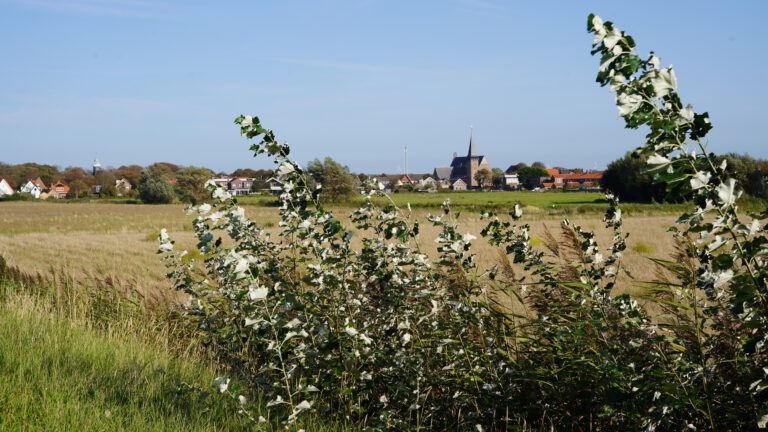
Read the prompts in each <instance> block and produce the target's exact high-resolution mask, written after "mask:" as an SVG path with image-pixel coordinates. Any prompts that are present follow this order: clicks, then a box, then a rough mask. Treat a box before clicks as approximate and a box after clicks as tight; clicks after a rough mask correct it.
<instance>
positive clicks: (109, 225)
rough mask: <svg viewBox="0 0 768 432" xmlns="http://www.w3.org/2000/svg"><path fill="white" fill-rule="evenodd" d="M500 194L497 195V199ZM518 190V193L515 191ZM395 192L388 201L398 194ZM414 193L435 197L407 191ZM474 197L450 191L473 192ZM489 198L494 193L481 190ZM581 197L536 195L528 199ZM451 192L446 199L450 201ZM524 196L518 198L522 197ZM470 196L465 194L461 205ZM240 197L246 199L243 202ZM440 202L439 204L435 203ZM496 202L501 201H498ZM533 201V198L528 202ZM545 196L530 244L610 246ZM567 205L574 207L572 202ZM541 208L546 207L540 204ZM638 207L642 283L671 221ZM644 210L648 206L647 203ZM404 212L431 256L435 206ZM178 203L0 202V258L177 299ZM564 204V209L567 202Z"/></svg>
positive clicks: (598, 226) (634, 239)
mask: <svg viewBox="0 0 768 432" xmlns="http://www.w3.org/2000/svg"><path fill="white" fill-rule="evenodd" d="M503 194H504V193H498V196H500V197H502V196H504V195H503ZM515 194H518V192H515ZM399 195H409V194H397V195H395V197H394V198H393V199H394V200H395V202H398V200H401V199H404V198H405V197H402V198H401V197H399ZM413 195H416V196H417V197H420V196H423V195H430V196H431V195H437V194H413ZM472 195H473V194H455V196H466V197H470V198H471V197H472ZM487 195H489V196H495V195H497V193H487ZM548 195H557V196H559V195H565V196H576V197H579V196H581V195H580V194H540V193H536V192H531V193H530V196H533V197H539V196H548ZM453 196H454V195H452V202H456V201H459V202H461V200H459V199H456V201H454V199H453ZM525 196H527V195H524V197H525ZM467 200H469V198H467V199H465V201H464V202H467ZM246 202H247V201H246ZM441 202H442V201H441ZM497 202H500V201H497ZM531 202H535V201H531ZM551 202H552V201H551V200H541V199H540V201H538V203H539V204H540V205H542V206H545V207H537V206H534V205H532V204H529V205H526V206H525V207H524V209H525V216H524V219H523V222H527V223H530V224H531V229H532V234H533V238H532V243H533V245H534V246H539V247H541V244H542V239H543V238H544V237H545V235H546V232H547V231H549V232H551V233H552V234H554V235H555V236H557V234H558V232H559V224H560V220H561V218H562V217H563V216H565V217H569V218H570V220H571V221H572V222H573V223H574V224H577V225H581V226H582V227H583V228H585V229H588V230H594V231H596V234H597V240H598V242H600V244H603V245H606V246H607V245H608V244H609V235H608V232H607V231H605V230H604V229H603V226H602V222H601V221H600V217H601V215H600V213H598V212H594V211H582V212H579V211H577V209H574V210H572V211H568V212H565V213H564V212H562V209H560V210H561V211H553V210H551ZM571 205H577V204H575V202H574V201H572V204H571ZM470 206H471V207H469V208H464V206H462V205H460V204H457V205H456V208H457V210H462V209H463V211H462V212H461V214H460V215H459V216H458V219H457V221H458V222H459V223H460V227H461V229H462V230H463V231H465V232H467V233H470V234H472V235H475V236H477V237H480V231H481V230H482V228H483V227H484V225H485V224H484V222H483V221H480V220H479V219H478V216H477V214H478V211H476V210H475V209H474V208H473V207H472V206H473V205H470ZM546 206H548V207H546ZM635 206H638V207H639V208H640V209H641V210H640V211H638V212H636V213H637V214H638V216H636V217H631V218H628V219H627V220H626V223H625V230H626V231H627V232H629V233H630V237H629V240H628V244H629V250H627V252H626V256H625V265H626V266H627V268H629V269H630V270H631V271H632V273H633V274H634V275H635V276H636V277H637V278H638V279H641V280H648V278H651V277H652V276H653V272H654V268H653V266H652V265H650V261H649V260H648V257H649V256H656V257H661V258H667V257H668V256H669V254H670V253H671V251H672V246H673V244H672V240H671V238H670V236H669V235H666V234H665V231H666V230H667V228H669V227H670V226H672V225H673V224H674V221H675V218H674V216H671V215H668V214H667V213H666V212H664V211H661V212H656V211H654V210H653V209H652V208H651V209H647V208H645V207H643V206H645V205H635ZM648 206H649V207H650V206H651V205H648ZM412 207H413V211H412V212H411V217H412V218H414V219H416V220H421V221H422V234H421V236H420V239H419V241H420V242H421V243H422V244H423V245H424V250H425V251H427V253H428V254H429V255H431V256H433V257H434V256H436V252H435V247H433V246H432V245H433V244H434V243H433V240H434V238H435V237H436V236H437V234H438V231H437V229H434V228H433V227H431V226H429V224H428V223H425V221H424V218H425V217H426V215H427V214H429V213H436V211H435V210H434V209H430V208H419V207H417V206H414V205H412ZM184 208H185V206H184V205H180V204H173V205H158V206H152V205H141V204H136V205H126V204H103V203H75V204H62V203H54V202H7V203H2V204H0V255H2V256H4V257H5V259H6V260H7V261H8V262H9V263H10V264H12V265H15V266H18V267H19V268H20V269H22V270H23V271H25V272H28V273H32V274H35V273H40V274H55V275H58V277H59V278H60V279H66V278H74V279H77V280H81V281H88V280H91V281H99V280H101V281H103V280H109V281H110V283H113V284H115V285H118V286H121V287H123V288H124V289H126V290H131V291H135V292H136V293H138V294H139V295H141V296H142V297H145V298H147V299H150V300H152V301H165V300H163V299H166V300H167V299H170V298H172V299H178V296H177V294H176V293H175V292H173V291H172V290H170V289H169V288H168V287H169V283H168V281H167V280H166V279H165V274H166V269H165V267H164V266H163V264H162V263H161V262H160V259H159V257H158V256H157V254H156V251H157V236H158V234H159V232H160V230H161V229H162V228H166V229H167V230H168V232H169V233H171V234H172V235H173V237H174V239H175V240H176V241H177V244H178V247H180V248H183V249H192V248H193V247H194V239H193V235H192V231H191V226H192V225H191V222H192V217H191V216H187V215H186V214H185V211H184ZM244 208H245V211H246V216H247V217H248V218H250V219H252V220H254V221H256V222H257V223H259V225H261V226H262V227H265V228H266V229H267V230H268V231H271V232H273V233H277V222H278V220H279V215H278V209H277V208H276V207H272V206H258V205H245V206H244ZM566 208H568V207H566ZM350 211H351V208H349V207H346V206H345V207H340V208H337V209H335V213H336V214H337V216H339V217H340V218H341V220H342V221H344V222H345V223H346V222H348V219H347V217H346V216H347V215H348V214H349V212H350ZM474 252H475V253H476V254H477V255H478V261H479V262H481V263H488V265H493V264H495V263H497V261H498V257H499V255H498V253H499V252H498V250H497V249H496V248H493V247H490V246H488V245H486V244H485V243H484V242H481V241H478V242H477V246H476V249H474Z"/></svg>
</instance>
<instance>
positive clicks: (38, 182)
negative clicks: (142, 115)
mask: <svg viewBox="0 0 768 432" xmlns="http://www.w3.org/2000/svg"><path fill="white" fill-rule="evenodd" d="M46 190H47V187H46V186H45V183H43V180H42V179H41V178H40V177H38V178H36V179H34V180H27V182H26V183H24V185H23V186H21V188H19V193H22V194H28V195H32V196H33V197H35V198H37V199H39V198H40V194H42V193H43V192H44V191H46Z"/></svg>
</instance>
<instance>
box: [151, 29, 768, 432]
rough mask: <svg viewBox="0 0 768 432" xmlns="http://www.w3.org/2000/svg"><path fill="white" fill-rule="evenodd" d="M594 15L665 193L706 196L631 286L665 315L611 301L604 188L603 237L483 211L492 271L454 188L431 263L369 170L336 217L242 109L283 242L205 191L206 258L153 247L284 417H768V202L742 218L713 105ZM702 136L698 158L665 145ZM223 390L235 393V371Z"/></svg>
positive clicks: (617, 251)
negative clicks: (276, 201)
mask: <svg viewBox="0 0 768 432" xmlns="http://www.w3.org/2000/svg"><path fill="white" fill-rule="evenodd" d="M588 27H589V30H590V31H591V32H593V33H595V34H596V39H595V50H594V51H595V53H599V54H602V55H603V60H601V64H602V67H601V69H600V73H599V74H598V82H600V83H601V84H603V85H607V84H611V89H612V91H617V92H618V96H617V103H618V106H619V109H620V115H621V116H622V117H623V118H624V119H625V121H626V123H627V126H628V127H639V126H640V125H647V126H648V127H650V129H651V134H650V135H649V137H650V138H649V141H648V143H647V144H646V145H645V146H644V147H642V148H641V149H639V152H640V153H646V154H647V160H648V164H649V167H650V169H651V170H652V171H654V172H655V173H657V174H656V176H655V178H656V181H660V182H665V183H666V184H667V186H668V187H669V188H670V190H671V191H672V192H673V193H676V192H677V191H679V189H676V188H679V186H680V183H684V184H685V185H686V186H687V187H689V188H690V193H691V194H692V196H693V202H694V205H695V209H694V210H693V211H691V212H689V213H686V214H683V215H682V216H681V218H680V223H679V225H678V226H677V227H675V229H676V230H677V233H676V234H675V241H676V243H677V250H676V252H675V255H674V256H673V257H672V258H671V259H669V260H661V259H654V262H655V264H656V265H657V266H658V270H659V271H658V272H657V273H658V280H656V281H652V282H646V283H645V287H646V290H645V292H644V293H643V294H642V295H640V296H639V299H642V300H644V303H650V304H654V305H655V307H656V309H659V310H660V311H661V312H659V313H657V314H656V315H654V314H652V313H651V311H652V310H654V309H653V308H649V309H646V308H645V307H644V306H642V305H641V304H640V303H639V302H638V301H637V300H638V298H633V297H632V296H630V295H629V294H620V295H615V294H614V292H615V290H616V283H617V281H618V280H620V279H619V278H618V276H619V275H620V274H621V271H622V267H621V257H622V254H623V252H624V250H625V249H626V238H627V235H626V234H623V233H622V231H621V229H622V212H621V210H620V209H619V208H618V201H617V200H616V199H615V198H614V197H613V196H612V195H608V196H607V197H606V198H607V199H608V201H609V205H608V209H607V211H606V213H605V217H604V219H603V220H604V222H605V225H606V228H608V229H609V230H611V231H612V233H613V237H612V242H611V244H610V245H609V246H608V247H605V246H603V247H601V246H600V245H599V244H598V243H597V241H596V239H595V235H594V234H593V233H591V232H588V231H585V230H583V229H582V228H581V227H578V226H574V225H572V224H571V223H569V222H568V221H567V220H566V221H563V223H562V224H561V230H560V233H559V236H558V237H559V238H556V237H555V236H554V235H552V234H549V233H548V234H547V235H546V236H545V237H546V238H544V239H541V241H542V243H543V246H544V247H543V248H539V249H542V250H538V249H535V248H533V247H531V236H530V227H529V226H528V225H527V224H522V225H520V224H519V222H515V221H516V220H519V219H520V217H521V216H522V211H521V209H520V207H519V206H517V205H516V206H515V208H514V210H513V211H512V212H511V213H510V214H509V215H508V216H500V215H495V214H492V213H484V214H482V218H483V219H484V220H485V221H486V226H485V228H484V229H483V231H482V233H481V234H482V236H483V238H484V239H485V240H486V241H487V242H488V243H489V244H490V245H491V246H494V247H498V248H499V249H500V251H501V254H500V258H499V262H498V264H497V265H495V266H490V265H488V264H489V263H485V265H484V266H483V268H487V270H482V271H481V270H480V269H479V268H478V265H477V263H476V262H475V256H474V255H473V254H472V252H471V250H472V245H473V244H474V242H475V240H477V239H476V238H475V237H474V236H473V235H471V234H468V233H462V231H461V230H460V229H459V227H458V226H457V225H456V224H455V222H454V220H455V219H454V216H453V213H452V212H451V209H450V206H449V204H448V203H447V202H446V203H444V205H443V207H442V212H441V214H439V215H430V216H429V217H428V218H427V223H430V224H432V225H434V226H436V227H438V228H439V230H440V234H439V236H438V237H437V239H435V243H436V245H437V253H438V258H437V259H436V260H434V261H433V260H430V259H429V258H428V257H427V255H425V254H424V252H423V250H422V249H421V246H420V245H421V244H432V242H420V241H418V237H419V222H418V221H415V220H413V219H411V218H410V212H403V211H401V210H400V209H399V208H397V207H396V206H395V205H393V204H387V205H384V206H383V207H378V206H376V205H375V204H374V201H373V200H371V198H372V197H373V196H375V195H377V194H379V192H378V189H376V188H374V185H373V184H367V185H366V190H365V191H366V195H367V197H368V200H367V202H366V204H365V205H364V206H362V207H361V208H359V209H357V210H355V211H354V212H352V214H351V215H350V220H351V224H352V227H346V226H344V225H343V224H342V223H341V221H340V220H339V219H337V218H336V217H335V216H334V215H333V214H332V213H331V212H329V211H328V210H326V209H325V208H324V207H323V205H322V204H321V203H320V202H319V201H318V199H317V198H318V197H317V194H316V193H315V191H314V190H313V189H311V188H309V187H308V186H309V184H308V175H307V173H306V172H305V171H304V170H302V169H301V168H300V167H298V166H297V165H295V164H294V163H293V162H291V161H290V160H289V159H288V154H289V148H288V146H287V145H285V144H280V143H279V142H278V141H277V140H276V138H275V136H274V133H273V132H272V131H270V130H267V129H265V128H263V127H262V126H261V124H260V123H259V120H258V118H255V117H254V118H252V117H246V116H240V117H238V118H237V119H236V123H238V124H239V125H240V127H241V133H242V134H243V135H245V136H247V137H248V138H255V137H261V141H260V142H259V143H257V144H254V145H253V146H252V147H251V148H252V149H253V150H254V151H255V153H256V155H259V154H263V153H266V154H268V155H269V156H271V157H273V158H275V161H276V162H278V163H279V166H278V169H277V172H279V173H281V174H282V175H283V176H284V177H283V178H284V180H285V182H284V185H285V188H284V192H283V194H282V195H281V197H280V198H281V203H282V206H281V209H280V217H281V221H280V223H279V226H280V228H281V232H280V234H279V236H278V237H277V238H273V237H272V236H270V235H268V234H267V233H266V232H265V231H264V230H263V229H261V228H260V227H259V226H258V224H256V223H255V222H253V221H250V220H248V219H247V218H245V214H244V210H243V209H242V208H240V207H238V206H237V205H236V202H235V201H234V200H233V199H232V198H231V197H230V196H229V194H228V193H227V192H226V191H224V190H223V189H221V188H218V187H217V186H216V185H215V184H209V186H208V187H209V190H210V191H211V193H212V196H213V197H214V201H213V203H212V204H211V205H209V204H203V205H200V206H197V207H193V208H192V209H191V211H192V212H195V213H197V215H198V216H197V218H196V219H195V220H194V222H193V223H194V229H195V234H196V236H197V239H198V253H199V254H200V257H203V263H197V262H196V260H189V259H187V258H185V257H186V256H187V255H188V254H187V253H186V252H185V251H181V252H174V251H173V249H174V243H173V241H171V240H170V238H169V237H168V236H167V234H166V233H165V231H164V230H163V231H161V233H160V241H161V243H160V251H161V252H166V253H167V255H166V258H165V259H166V260H167V263H168V265H169V266H170V267H171V268H172V272H171V273H170V274H169V277H170V278H171V279H172V280H174V281H175V286H176V288H177V289H180V290H183V291H185V292H186V293H188V294H190V295H191V296H192V297H193V300H192V301H190V302H189V304H188V305H187V306H186V308H185V309H184V313H185V314H186V316H188V317H190V318H192V319H194V320H195V322H196V323H197V324H198V325H199V328H200V331H201V332H202V333H204V334H205V335H206V337H207V338H208V339H209V343H210V346H211V347H213V349H214V350H215V352H216V354H217V355H218V356H219V359H220V361H221V362H222V363H223V364H226V365H229V366H230V368H231V376H232V377H234V378H235V381H236V382H237V383H238V384H239V385H242V386H244V388H245V389H247V390H248V391H249V392H253V393H257V394H261V395H262V396H263V397H264V399H265V400H266V401H267V403H266V413H268V416H269V417H270V418H272V419H275V418H276V419H280V421H282V422H283V423H284V424H285V425H286V426H287V427H290V425H291V424H293V423H294V422H295V421H296V419H297V418H298V417H299V416H301V415H303V414H304V413H306V412H308V411H315V412H317V413H318V414H319V415H321V416H324V417H326V418H329V419H334V420H339V421H342V422H345V423H347V424H350V425H353V426H355V427H358V428H361V429H366V430H422V429H430V430H476V431H483V430H531V429H532V430H574V431H592V430H616V431H619V430H622V431H623V430H648V431H653V430H682V429H691V430H711V431H715V430H725V429H728V430H739V431H742V430H743V431H749V430H755V429H756V428H757V427H764V426H765V425H766V423H768V392H766V390H767V389H768V371H766V370H765V369H764V367H765V365H766V364H768V344H767V343H766V342H768V290H767V289H766V279H768V263H766V259H765V257H766V255H767V254H768V247H766V245H768V239H767V238H766V237H765V234H764V222H761V221H763V220H764V219H766V218H768V210H766V211H764V212H763V213H761V214H760V215H754V216H753V218H752V219H749V218H741V219H740V218H739V215H738V214H737V207H736V204H735V202H736V198H737V197H738V190H737V189H736V188H735V182H734V181H733V180H732V179H729V178H727V176H726V175H725V170H724V167H723V166H722V165H717V164H715V163H714V162H715V160H714V156H712V155H710V154H709V153H707V151H706V147H705V146H704V144H703V143H702V142H701V139H702V138H703V137H704V136H705V135H706V133H707V132H708V130H709V128H711V125H710V124H709V121H708V117H707V114H706V113H704V114H697V113H694V112H693V111H692V108H690V107H683V105H682V103H681V102H680V98H679V95H678V94H677V93H676V91H675V90H676V79H675V78H674V74H673V71H672V69H671V68H665V69H659V64H658V60H657V59H656V58H655V57H654V56H653V55H651V56H650V57H649V58H648V59H641V58H640V57H638V56H637V55H636V54H634V52H633V51H632V47H633V46H634V41H633V40H632V39H631V37H629V36H627V35H626V34H624V33H623V32H621V31H620V30H618V29H616V28H615V27H614V26H613V25H612V23H610V22H606V23H603V22H602V21H601V20H600V19H599V18H598V17H595V16H590V18H589V24H588ZM617 53H618V54H617ZM672 138H674V140H673V139H672ZM691 141H692V142H695V143H696V144H697V145H699V146H700V148H701V150H702V151H701V152H700V153H697V154H692V153H691V152H689V151H688V149H687V148H686V147H684V145H683V144H670V143H672V142H679V143H684V142H691ZM708 213H714V215H713V216H714V218H705V216H706V215H707V214H708ZM713 219H714V222H710V221H712V220H713ZM220 235H221V236H227V237H229V239H227V240H224V239H222V238H221V236H220ZM353 236H354V237H359V238H360V240H359V241H356V242H355V243H353V242H352V239H353ZM355 244H359V246H354V245H355ZM202 266H204V271H201V269H202ZM515 266H517V268H516V267H515ZM520 270H522V272H521V271H520ZM510 305H516V306H518V307H519V309H520V310H521V311H520V312H515V310H516V309H515V308H513V307H510ZM214 384H215V386H216V388H217V389H218V391H219V392H220V393H223V394H225V395H228V396H230V397H232V398H233V399H235V400H239V399H240V397H239V396H240V395H241V394H242V393H241V391H242V388H239V387H237V386H236V385H234V383H232V385H230V380H229V379H225V378H223V377H221V378H218V379H217V380H216V382H215V383H214ZM257 409H258V407H256V406H253V405H249V404H248V402H247V401H243V403H242V405H240V406H239V408H238V412H240V413H241V414H243V415H246V416H248V417H250V418H251V419H253V420H254V422H259V421H261V420H260V419H259V418H257V415H256V414H255V412H256V411H257ZM266 413H265V414H266Z"/></svg>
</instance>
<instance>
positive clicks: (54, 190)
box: [48, 180, 69, 199]
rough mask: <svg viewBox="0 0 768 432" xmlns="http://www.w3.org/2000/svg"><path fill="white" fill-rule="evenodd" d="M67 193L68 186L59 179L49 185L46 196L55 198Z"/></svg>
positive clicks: (65, 195)
mask: <svg viewBox="0 0 768 432" xmlns="http://www.w3.org/2000/svg"><path fill="white" fill-rule="evenodd" d="M68 193H69V186H67V185H66V184H65V183H64V182H62V181H61V180H59V181H58V182H56V184H54V185H53V186H51V191H50V192H49V193H48V197H50V198H55V199H61V198H66V197H67V194H68Z"/></svg>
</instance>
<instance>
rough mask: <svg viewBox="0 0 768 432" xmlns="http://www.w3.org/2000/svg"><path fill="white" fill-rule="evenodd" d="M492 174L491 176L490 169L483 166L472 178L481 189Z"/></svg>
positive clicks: (487, 182)
mask: <svg viewBox="0 0 768 432" xmlns="http://www.w3.org/2000/svg"><path fill="white" fill-rule="evenodd" d="M492 176H493V174H491V172H490V171H488V170H487V169H485V168H483V169H481V170H478V171H477V172H476V173H475V178H474V180H475V181H476V182H477V185H478V186H479V187H480V188H481V189H484V188H485V187H486V185H488V184H490V183H491V178H492Z"/></svg>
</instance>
